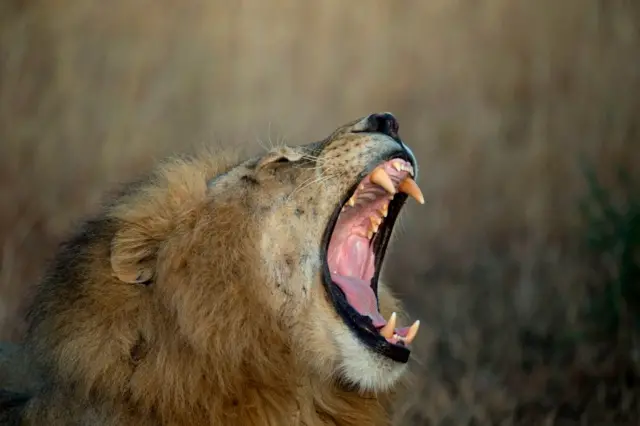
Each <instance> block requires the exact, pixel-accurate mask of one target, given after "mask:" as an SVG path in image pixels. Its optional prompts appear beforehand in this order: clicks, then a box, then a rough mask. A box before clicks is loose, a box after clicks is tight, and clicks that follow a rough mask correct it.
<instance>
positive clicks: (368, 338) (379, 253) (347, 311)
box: [321, 150, 416, 363]
mask: <svg viewBox="0 0 640 426" xmlns="http://www.w3.org/2000/svg"><path fill="white" fill-rule="evenodd" d="M395 158H400V159H402V160H405V161H407V162H409V163H410V164H411V165H412V166H413V167H414V168H415V166H416V165H415V164H414V161H413V159H412V158H411V156H410V155H409V154H408V153H407V152H406V151H405V150H398V151H396V152H394V153H393V154H391V155H386V156H384V157H381V158H378V159H376V161H374V162H371V164H370V166H369V167H367V168H366V169H365V170H363V171H362V172H361V173H360V174H359V175H358V177H357V179H356V182H355V183H354V184H353V186H352V187H351V188H350V189H349V191H347V193H346V194H345V196H344V198H343V199H342V200H340V203H339V204H338V206H337V208H336V209H335V211H334V212H333V214H332V215H331V218H330V219H329V222H328V225H327V227H326V230H325V233H324V236H323V239H322V250H321V253H322V265H323V267H322V282H323V284H324V286H325V288H326V290H327V293H328V294H329V298H330V299H331V302H332V303H333V306H334V307H335V309H336V311H337V312H338V314H339V315H340V316H341V317H342V319H343V321H344V322H345V324H347V326H348V327H349V328H350V329H351V330H352V331H353V332H354V333H355V335H356V336H357V337H358V339H360V341H361V342H362V343H364V344H365V345H367V346H368V347H369V348H371V349H372V350H373V351H375V352H377V353H379V354H381V355H384V356H386V357H388V358H390V359H392V360H394V361H397V362H400V363H406V362H408V361H409V355H410V354H411V350H410V349H409V348H407V347H404V346H400V345H394V344H392V343H389V342H387V340H386V339H385V338H384V337H382V336H380V333H379V332H378V330H377V329H376V328H375V327H374V325H373V321H372V320H371V318H369V317H368V316H363V315H360V313H358V312H357V311H356V310H355V309H354V308H353V307H352V306H351V305H350V304H349V303H348V302H347V299H346V297H345V295H344V293H343V291H342V289H340V287H338V286H337V285H336V284H335V283H334V282H333V280H332V279H331V272H330V271H329V263H328V261H327V248H328V247H329V241H330V240H331V235H332V234H333V230H334V228H335V225H336V222H337V221H338V216H339V215H340V211H341V209H342V206H344V204H345V203H346V202H347V200H348V199H349V198H350V197H351V196H352V195H353V193H354V192H355V190H356V188H357V187H358V184H359V183H360V181H362V179H364V178H365V177H366V176H367V175H368V174H369V173H370V172H371V171H372V170H373V168H375V167H377V166H378V165H379V164H381V163H383V162H386V161H390V160H393V159H395ZM406 200H407V195H406V194H404V193H398V194H396V195H395V197H394V198H393V200H392V201H391V202H390V203H389V212H388V214H387V217H386V218H385V220H384V222H383V224H382V226H381V230H380V231H379V232H378V234H377V236H376V237H375V238H374V240H373V248H374V253H375V272H374V276H373V278H372V279H371V287H372V288H373V291H374V293H375V294H376V298H377V296H378V279H379V278H380V271H381V267H382V262H383V260H384V256H385V252H386V250H387V246H388V244H389V239H390V237H391V233H392V231H393V226H394V224H395V221H396V219H397V218H398V215H399V213H400V211H401V210H402V207H403V206H404V203H405V202H406ZM378 308H379V307H378Z"/></svg>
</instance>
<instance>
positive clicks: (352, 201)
mask: <svg viewBox="0 0 640 426" xmlns="http://www.w3.org/2000/svg"><path fill="white" fill-rule="evenodd" d="M347 204H348V205H349V206H350V207H353V206H354V205H355V204H356V198H355V196H353V197H351V198H349V201H347Z"/></svg>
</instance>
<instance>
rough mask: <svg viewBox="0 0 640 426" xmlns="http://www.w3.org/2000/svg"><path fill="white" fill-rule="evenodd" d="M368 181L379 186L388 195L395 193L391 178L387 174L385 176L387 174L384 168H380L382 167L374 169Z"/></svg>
mask: <svg viewBox="0 0 640 426" xmlns="http://www.w3.org/2000/svg"><path fill="white" fill-rule="evenodd" d="M370 179H371V182H372V183H375V184H376V185H379V186H381V187H382V188H384V190H385V191H387V192H388V193H390V194H395V193H396V188H395V186H393V182H392V181H391V178H390V177H389V174H387V172H386V170H385V169H384V168H382V167H378V168H376V169H375V170H374V171H373V172H372V173H371V177H370Z"/></svg>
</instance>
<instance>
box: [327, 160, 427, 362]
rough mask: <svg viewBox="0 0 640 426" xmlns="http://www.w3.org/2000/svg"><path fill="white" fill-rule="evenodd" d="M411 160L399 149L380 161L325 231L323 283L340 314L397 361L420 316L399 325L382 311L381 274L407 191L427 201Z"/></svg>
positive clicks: (405, 357)
mask: <svg viewBox="0 0 640 426" xmlns="http://www.w3.org/2000/svg"><path fill="white" fill-rule="evenodd" d="M413 177H414V168H413V166H412V164H411V159H410V158H409V157H408V156H407V155H404V153H400V154H398V155H395V156H393V157H391V158H389V159H387V160H386V161H384V162H382V163H380V164H378V165H377V166H376V167H375V168H374V169H373V171H371V173H369V174H367V175H365V176H364V177H363V178H362V179H361V180H360V181H359V182H358V183H357V184H355V185H354V187H353V188H352V189H351V191H349V193H348V194H346V196H345V200H344V202H343V203H342V204H341V205H340V206H339V207H338V208H337V209H336V211H335V213H334V215H333V217H332V219H331V221H330V222H329V226H328V227H327V231H326V235H325V243H326V262H325V268H324V283H325V286H326V288H327V290H328V293H329V295H330V298H331V300H332V302H333V304H334V306H335V308H336V311H337V312H338V314H339V315H340V316H341V317H342V319H343V320H344V321H345V323H346V324H347V325H348V326H349V327H350V328H351V329H352V330H353V331H354V332H355V334H356V335H357V336H358V338H359V339H360V340H361V341H362V342H363V343H365V344H366V345H368V346H369V347H370V348H372V349H373V350H375V351H376V352H378V353H380V354H382V355H384V356H387V357H389V358H391V359H393V360H395V361H398V362H403V363H404V362H407V361H408V359H409V354H410V350H409V347H408V346H409V345H410V344H411V342H412V341H413V340H414V338H415V336H416V334H417V332H418V327H419V326H420V323H419V321H416V322H415V323H413V325H411V326H410V327H397V320H396V315H395V313H393V314H392V315H391V316H390V317H389V319H388V320H387V319H385V318H384V317H383V316H382V315H381V313H380V311H379V308H380V307H379V303H378V279H379V276H380V269H381V267H382V262H383V260H384V255H385V252H386V248H387V245H388V243H389V238H390V236H391V231H392V229H393V225H394V223H395V221H396V219H397V217H398V214H399V213H400V210H401V208H402V206H403V205H404V202H405V201H406V199H407V196H412V197H413V198H415V199H416V200H417V201H418V202H419V203H421V204H423V203H424V197H423V195H422V192H421V191H420V188H419V187H418V185H417V184H416V183H415V181H414V180H413Z"/></svg>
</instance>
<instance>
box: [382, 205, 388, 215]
mask: <svg viewBox="0 0 640 426" xmlns="http://www.w3.org/2000/svg"><path fill="white" fill-rule="evenodd" d="M380 214H381V215H382V217H387V214H389V205H388V204H384V205H383V206H382V208H381V209H380Z"/></svg>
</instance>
